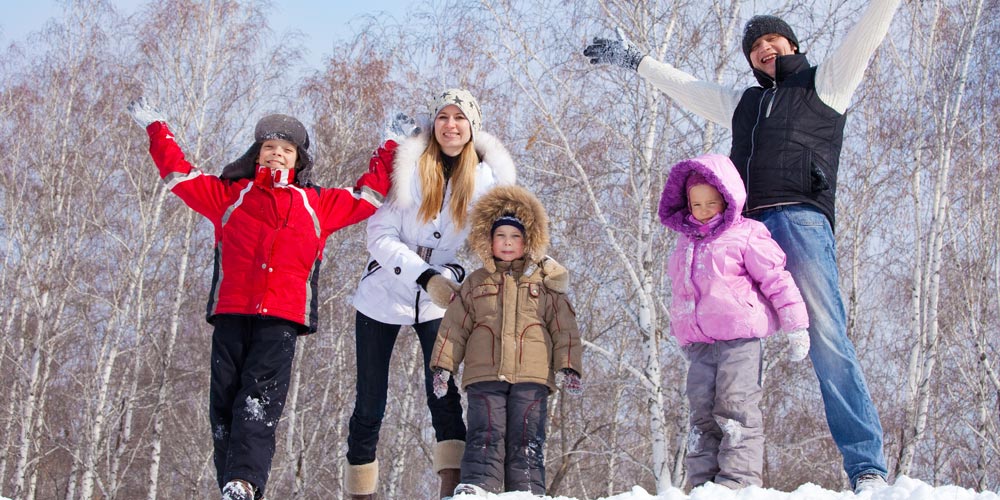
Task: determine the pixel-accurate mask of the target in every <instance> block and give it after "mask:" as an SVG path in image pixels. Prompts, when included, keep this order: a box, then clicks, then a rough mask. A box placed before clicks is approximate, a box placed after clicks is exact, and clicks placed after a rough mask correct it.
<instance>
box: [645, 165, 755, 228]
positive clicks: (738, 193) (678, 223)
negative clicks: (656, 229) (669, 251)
mask: <svg viewBox="0 0 1000 500" xmlns="http://www.w3.org/2000/svg"><path fill="white" fill-rule="evenodd" d="M692 173H698V174H701V175H702V176H704V177H705V180H707V181H708V182H709V184H711V185H712V186H713V187H715V189H717V190H719V193H720V194H722V199H724V200H726V209H725V210H724V211H723V212H722V216H723V221H722V224H719V225H718V226H716V227H715V228H713V229H712V232H711V233H710V234H701V233H700V232H699V228H698V227H696V226H693V225H691V223H689V222H688V221H687V216H688V215H689V214H690V213H691V210H690V209H689V208H688V197H687V191H686V188H685V184H686V182H687V178H688V176H689V175H691V174H692ZM746 201H747V192H746V189H745V188H744V187H743V180H742V179H741V178H740V174H739V172H737V171H736V167H734V166H733V162H732V161H730V160H729V157H728V156H724V155H720V154H706V155H702V156H699V157H697V158H692V159H690V160H684V161H682V162H680V163H678V164H676V165H674V167H673V168H672V169H670V175H669V176H668V177H667V182H666V184H665V185H664V186H663V194H662V195H661V196H660V208H659V215H660V222H662V223H663V225H664V226H667V227H669V228H670V229H673V230H674V231H677V232H679V233H681V234H684V235H686V236H688V237H690V238H694V239H702V238H709V239H711V238H714V237H715V236H717V235H718V234H719V233H721V232H722V231H725V230H726V228H728V227H730V226H732V225H733V224H735V223H736V222H738V221H739V220H740V219H741V218H742V217H743V216H742V212H743V205H744V204H746Z"/></svg>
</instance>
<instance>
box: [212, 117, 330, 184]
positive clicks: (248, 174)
mask: <svg viewBox="0 0 1000 500" xmlns="http://www.w3.org/2000/svg"><path fill="white" fill-rule="evenodd" d="M253 138H254V143H253V144H252V145H251V146H250V149H247V152H246V153H243V156H241V157H239V158H238V159H237V160H236V161H234V162H232V163H230V164H229V165H226V167H225V168H223V169H222V175H220V176H219V177H222V178H223V179H230V180H236V179H245V178H252V177H253V176H254V170H256V167H257V156H258V155H259V154H260V146H261V145H262V144H264V141H267V140H270V139H281V140H285V141H288V142H290V143H292V144H295V147H296V149H297V159H296V160H295V181H296V182H297V183H298V184H302V185H308V184H309V183H310V177H311V173H312V156H310V155H309V133H308V132H306V127H305V126H304V125H302V122H300V121H299V120H297V119H295V118H294V117H291V116H288V115H282V114H274V115H267V116H265V117H263V118H261V119H260V121H258V122H257V126H256V127H254V131H253Z"/></svg>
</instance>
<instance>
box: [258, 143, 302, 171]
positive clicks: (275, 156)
mask: <svg viewBox="0 0 1000 500" xmlns="http://www.w3.org/2000/svg"><path fill="white" fill-rule="evenodd" d="M298 157H299V149H298V148H297V147H295V144H292V143H291V142H289V141H286V140H284V139H268V140H266V141H264V143H263V144H261V145H260V153H259V154H257V164H258V165H260V166H262V167H268V168H276V169H293V168H295V160H296V159H298Z"/></svg>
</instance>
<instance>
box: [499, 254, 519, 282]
mask: <svg viewBox="0 0 1000 500" xmlns="http://www.w3.org/2000/svg"><path fill="white" fill-rule="evenodd" d="M493 262H494V263H495V264H496V266H497V272H498V273H510V274H513V275H514V277H517V278H520V277H521V274H522V273H524V263H525V260H524V259H523V258H522V259H517V260H512V261H510V262H504V261H502V260H500V259H493Z"/></svg>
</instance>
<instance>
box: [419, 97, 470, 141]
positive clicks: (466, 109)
mask: <svg viewBox="0 0 1000 500" xmlns="http://www.w3.org/2000/svg"><path fill="white" fill-rule="evenodd" d="M452 104H454V105H455V106H458V109H460V110H462V114H464V115H465V118H466V119H468V120H469V125H470V126H471V130H472V136H473V137H475V135H476V132H479V130H480V129H482V128H483V112H482V110H481V109H480V108H479V101H477V100H476V98H475V97H473V96H472V93H471V92H469V91H468V90H465V89H448V90H445V91H444V92H441V93H440V94H438V95H435V96H434V97H433V98H431V100H430V102H428V105H427V107H428V108H429V109H430V111H431V122H432V123H433V120H434V119H435V118H436V117H437V114H438V112H439V111H441V108H444V107H445V106H449V105H452Z"/></svg>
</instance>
